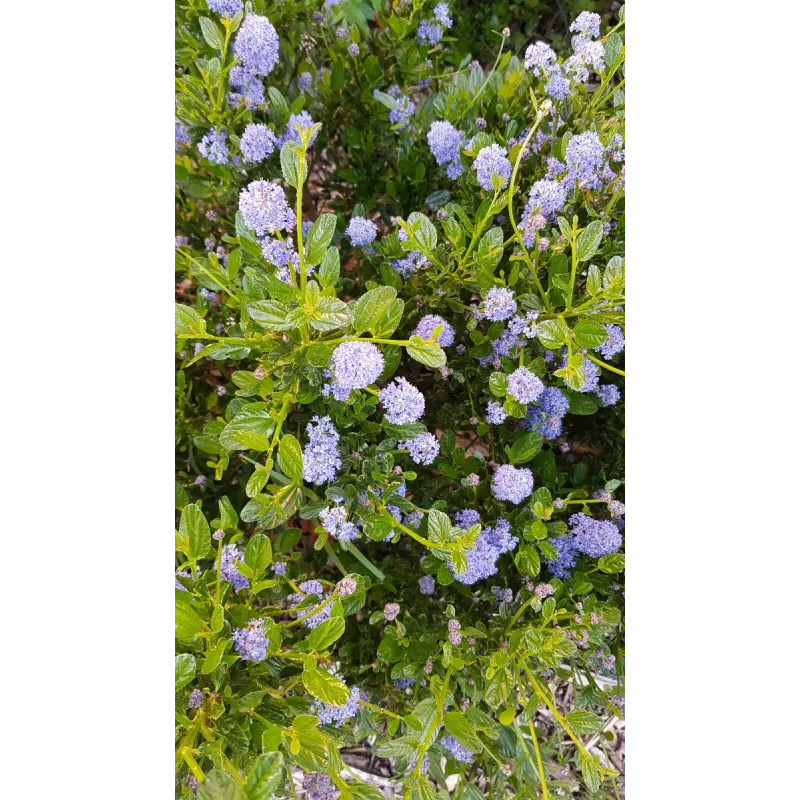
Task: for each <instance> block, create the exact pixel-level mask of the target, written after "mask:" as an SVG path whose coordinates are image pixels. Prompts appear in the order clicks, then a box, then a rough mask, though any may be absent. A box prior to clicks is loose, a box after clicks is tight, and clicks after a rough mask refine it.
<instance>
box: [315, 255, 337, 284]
mask: <svg viewBox="0 0 800 800" xmlns="http://www.w3.org/2000/svg"><path fill="white" fill-rule="evenodd" d="M319 278H320V280H321V281H322V285H323V286H333V285H334V284H335V283H336V281H338V280H339V251H338V250H337V249H336V248H335V247H329V248H328V249H327V250H326V251H325V257H324V258H323V259H322V265H321V266H320V268H319Z"/></svg>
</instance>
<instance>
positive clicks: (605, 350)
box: [595, 324, 625, 359]
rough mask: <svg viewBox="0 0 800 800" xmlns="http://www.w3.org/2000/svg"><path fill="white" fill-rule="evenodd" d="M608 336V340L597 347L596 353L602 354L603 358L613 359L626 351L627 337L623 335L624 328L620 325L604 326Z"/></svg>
mask: <svg viewBox="0 0 800 800" xmlns="http://www.w3.org/2000/svg"><path fill="white" fill-rule="evenodd" d="M603 327H605V329H606V332H607V333H608V336H607V338H606V340H605V341H604V342H603V343H602V344H601V345H599V346H598V347H595V351H596V352H598V353H600V354H601V355H602V356H603V358H606V359H608V358H613V357H614V356H615V355H616V354H617V353H621V352H622V351H623V350H624V349H625V337H624V336H623V335H622V328H620V327H619V325H610V324H607V325H604V326H603Z"/></svg>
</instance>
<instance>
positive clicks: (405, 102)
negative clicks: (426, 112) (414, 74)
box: [389, 97, 416, 131]
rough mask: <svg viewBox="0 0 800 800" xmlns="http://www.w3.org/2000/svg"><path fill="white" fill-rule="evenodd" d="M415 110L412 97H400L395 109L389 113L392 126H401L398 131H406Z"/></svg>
mask: <svg viewBox="0 0 800 800" xmlns="http://www.w3.org/2000/svg"><path fill="white" fill-rule="evenodd" d="M415 109H416V106H415V105H414V102H413V100H411V98H410V97H399V98H398V99H397V103H396V105H395V107H394V108H393V109H392V110H391V111H390V112H389V122H391V123H392V125H400V127H399V128H398V129H397V130H398V131H402V130H405V128H406V127H407V126H408V122H409V120H410V119H411V117H412V116H413V115H414V111H415Z"/></svg>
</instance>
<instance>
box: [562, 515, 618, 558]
mask: <svg viewBox="0 0 800 800" xmlns="http://www.w3.org/2000/svg"><path fill="white" fill-rule="evenodd" d="M569 525H570V529H571V532H572V533H573V534H574V537H575V538H574V542H573V544H574V547H575V549H576V550H578V551H579V552H581V553H585V554H586V555H587V556H591V557H592V558H600V557H601V556H606V555H608V554H609V553H616V552H617V550H619V548H620V547H621V546H622V535H621V534H620V532H619V530H617V526H616V525H615V524H614V523H613V522H609V521H607V520H600V519H593V518H592V517H590V516H587V515H586V514H573V515H572V516H571V517H570V518H569Z"/></svg>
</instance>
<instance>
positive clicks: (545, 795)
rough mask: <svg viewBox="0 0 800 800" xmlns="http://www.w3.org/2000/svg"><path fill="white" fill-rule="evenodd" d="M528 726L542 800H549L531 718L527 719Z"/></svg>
mask: <svg viewBox="0 0 800 800" xmlns="http://www.w3.org/2000/svg"><path fill="white" fill-rule="evenodd" d="M528 727H529V728H530V729H531V739H533V749H534V752H535V753H536V768H537V770H538V771H539V781H540V782H541V784H542V800H549V798H550V793H549V792H548V791H547V779H546V778H545V774H544V765H543V764H542V754H541V753H540V752H539V740H538V739H537V738H536V730H535V729H534V727H533V720H528Z"/></svg>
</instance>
